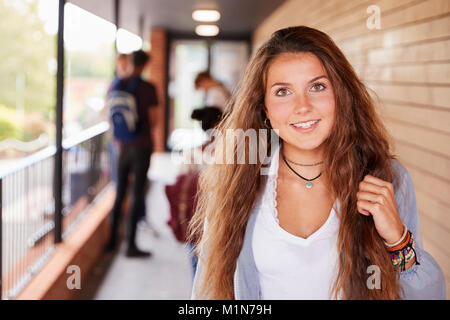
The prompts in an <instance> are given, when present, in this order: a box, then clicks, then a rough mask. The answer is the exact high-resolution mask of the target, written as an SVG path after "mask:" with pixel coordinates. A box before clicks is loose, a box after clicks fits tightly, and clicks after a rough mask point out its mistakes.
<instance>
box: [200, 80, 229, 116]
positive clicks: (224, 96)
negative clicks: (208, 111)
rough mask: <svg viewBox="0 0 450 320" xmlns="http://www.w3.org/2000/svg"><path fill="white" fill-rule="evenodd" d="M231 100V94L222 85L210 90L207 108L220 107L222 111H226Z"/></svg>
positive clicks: (207, 97)
mask: <svg viewBox="0 0 450 320" xmlns="http://www.w3.org/2000/svg"><path fill="white" fill-rule="evenodd" d="M229 98H230V93H229V92H228V90H227V89H226V88H225V87H224V86H222V85H217V86H215V87H212V88H209V89H208V92H207V93H206V101H205V106H207V107H218V108H219V109H220V110H222V111H224V110H225V105H226V104H227V101H228V99H229Z"/></svg>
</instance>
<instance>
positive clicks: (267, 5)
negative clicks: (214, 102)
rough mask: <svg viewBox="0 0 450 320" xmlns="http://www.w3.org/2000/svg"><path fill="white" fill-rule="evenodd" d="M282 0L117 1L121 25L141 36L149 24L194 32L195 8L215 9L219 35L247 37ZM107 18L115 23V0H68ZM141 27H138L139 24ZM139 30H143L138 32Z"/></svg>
mask: <svg viewBox="0 0 450 320" xmlns="http://www.w3.org/2000/svg"><path fill="white" fill-rule="evenodd" d="M284 1H285V0H120V20H119V21H120V27H122V28H124V29H127V30H128V31H131V32H133V33H135V34H138V35H140V36H143V37H144V38H145V37H146V35H147V34H148V33H147V32H148V30H149V29H150V28H152V27H163V28H166V29H167V30H169V31H172V32H177V33H184V34H194V29H195V26H196V25H197V24H199V23H198V22H195V21H193V20H192V12H193V11H194V10H196V9H217V10H219V12H220V14H221V16H222V17H221V19H220V20H219V21H218V22H217V25H218V26H219V28H220V34H222V35H242V36H248V35H250V34H251V32H252V31H253V30H254V29H255V28H256V27H257V26H258V25H259V24H260V23H261V22H262V21H263V20H264V19H265V18H266V17H267V16H269V15H270V14H271V13H272V12H274V11H275V10H276V8H278V7H279V6H280V5H281V4H282V3H283V2H284ZM68 2H71V3H73V4H75V5H77V6H79V7H81V8H83V9H85V10H88V11H90V12H92V13H94V14H96V15H98V16H100V17H102V18H104V19H106V20H108V21H111V22H114V0H98V1H92V0H68ZM140 26H141V27H140ZM140 30H142V32H143V33H141V32H140Z"/></svg>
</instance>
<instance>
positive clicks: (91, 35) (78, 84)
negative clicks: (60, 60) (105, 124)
mask: <svg viewBox="0 0 450 320" xmlns="http://www.w3.org/2000/svg"><path fill="white" fill-rule="evenodd" d="M115 34H116V27H115V25H114V24H112V23H111V22H108V21H106V20H104V19H102V18H100V17H98V16H96V15H94V14H92V13H90V12H88V11H86V10H83V9H81V8H79V7H77V6H75V5H73V4H71V3H67V4H66V6H65V25H64V45H65V50H66V51H65V59H66V71H65V77H66V80H65V87H64V89H65V94H64V138H67V137H71V136H73V135H75V134H77V133H78V132H80V131H81V130H83V129H86V128H89V127H91V126H93V125H95V124H97V123H99V122H101V121H104V120H107V112H105V111H104V102H105V96H106V92H107V89H108V87H109V84H110V82H111V80H112V77H113V74H114V54H115V50H114V40H115Z"/></svg>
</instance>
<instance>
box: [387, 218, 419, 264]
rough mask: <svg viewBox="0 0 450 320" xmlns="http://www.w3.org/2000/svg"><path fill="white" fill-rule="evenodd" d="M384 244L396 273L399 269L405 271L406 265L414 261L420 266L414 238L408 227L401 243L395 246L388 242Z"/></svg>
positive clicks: (398, 242)
mask: <svg viewBox="0 0 450 320" xmlns="http://www.w3.org/2000/svg"><path fill="white" fill-rule="evenodd" d="M384 244H385V245H386V249H387V251H388V252H389V256H390V258H391V260H392V264H393V265H394V269H395V270H396V271H397V270H398V269H400V271H405V270H406V265H407V264H408V263H409V262H410V261H412V260H413V259H415V263H416V264H418V265H420V263H419V261H417V255H416V251H415V250H414V237H413V235H412V233H411V232H410V231H408V229H407V228H406V226H405V231H404V232H403V236H402V237H401V239H400V240H399V241H397V242H396V243H394V244H388V243H386V242H385V243H384Z"/></svg>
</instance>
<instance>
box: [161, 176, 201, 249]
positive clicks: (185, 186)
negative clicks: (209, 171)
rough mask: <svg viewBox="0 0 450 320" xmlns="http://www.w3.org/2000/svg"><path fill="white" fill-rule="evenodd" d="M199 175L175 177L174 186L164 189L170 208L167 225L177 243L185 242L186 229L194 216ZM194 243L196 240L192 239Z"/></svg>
mask: <svg viewBox="0 0 450 320" xmlns="http://www.w3.org/2000/svg"><path fill="white" fill-rule="evenodd" d="M198 178H199V173H198V172H188V173H185V174H182V175H179V176H178V177H177V180H176V182H175V184H173V185H168V186H166V187H165V192H166V196H167V200H168V201H169V206H170V218H169V221H167V224H168V225H169V227H170V228H171V229H172V232H173V234H174V236H175V238H176V239H177V240H178V241H179V242H183V243H185V242H186V241H187V239H186V238H187V235H188V234H187V229H188V225H189V222H190V220H191V218H192V216H193V215H194V210H195V206H196V200H197V199H196V194H197V184H198ZM192 240H193V242H194V243H195V242H196V241H197V239H196V238H195V237H194V239H192Z"/></svg>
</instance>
